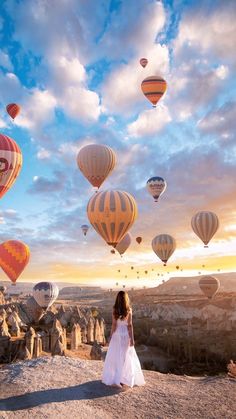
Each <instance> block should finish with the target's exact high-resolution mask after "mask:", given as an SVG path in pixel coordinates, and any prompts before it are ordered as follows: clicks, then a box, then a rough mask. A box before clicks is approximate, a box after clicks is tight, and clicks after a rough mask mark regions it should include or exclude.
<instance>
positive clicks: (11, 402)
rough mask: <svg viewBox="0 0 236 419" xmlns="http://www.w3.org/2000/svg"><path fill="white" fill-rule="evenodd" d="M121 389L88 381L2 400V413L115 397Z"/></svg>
mask: <svg viewBox="0 0 236 419" xmlns="http://www.w3.org/2000/svg"><path fill="white" fill-rule="evenodd" d="M119 392H120V389H119V388H115V387H110V386H106V385H105V384H102V383H101V381H100V380H96V381H88V382H86V383H83V384H79V385H77V386H73V387H63V388H54V389H48V390H41V391H34V392H33V393H26V394H21V395H19V396H13V397H8V398H6V399H1V400H0V411H1V410H4V411H7V410H8V411H16V410H23V409H29V408H32V407H35V406H40V405H41V404H48V403H55V402H57V403H60V402H66V401H70V400H89V399H97V398H100V397H109V396H113V395H114V394H117V393H119Z"/></svg>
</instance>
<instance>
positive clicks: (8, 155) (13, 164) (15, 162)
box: [0, 134, 22, 198]
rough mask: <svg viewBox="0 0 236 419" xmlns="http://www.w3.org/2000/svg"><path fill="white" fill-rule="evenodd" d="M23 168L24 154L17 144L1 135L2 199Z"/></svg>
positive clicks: (0, 183)
mask: <svg viewBox="0 0 236 419" xmlns="http://www.w3.org/2000/svg"><path fill="white" fill-rule="evenodd" d="M21 166H22V154H21V150H20V148H19V146H18V145H17V144H16V142H15V141H14V140H13V139H12V138H10V137H8V136H7V135H3V134H0V198H2V197H3V195H5V193H6V192H7V191H8V190H9V189H10V188H11V187H12V185H13V183H14V182H15V180H16V178H17V176H18V175H19V173H20V170H21Z"/></svg>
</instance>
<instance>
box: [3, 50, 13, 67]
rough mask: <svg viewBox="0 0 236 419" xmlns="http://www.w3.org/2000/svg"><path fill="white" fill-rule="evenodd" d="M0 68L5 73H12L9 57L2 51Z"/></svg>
mask: <svg viewBox="0 0 236 419" xmlns="http://www.w3.org/2000/svg"><path fill="white" fill-rule="evenodd" d="M0 66H1V67H3V68H4V69H5V70H7V71H13V65H12V62H11V60H10V58H9V55H8V54H6V53H5V52H4V51H3V50H0Z"/></svg>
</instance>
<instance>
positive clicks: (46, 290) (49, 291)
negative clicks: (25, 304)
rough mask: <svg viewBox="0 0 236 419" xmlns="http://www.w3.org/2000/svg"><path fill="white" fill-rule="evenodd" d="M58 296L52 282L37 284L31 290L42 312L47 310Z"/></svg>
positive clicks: (56, 288) (57, 291)
mask: <svg viewBox="0 0 236 419" xmlns="http://www.w3.org/2000/svg"><path fill="white" fill-rule="evenodd" d="M58 294H59V290H58V287H57V285H56V284H54V283H53V282H38V284H36V285H35V286H34V288H33V297H34V299H35V301H36V303H37V304H38V305H39V306H40V307H42V308H43V309H44V310H47V309H48V308H49V307H50V306H51V305H52V304H53V303H54V301H55V300H56V299H57V297H58Z"/></svg>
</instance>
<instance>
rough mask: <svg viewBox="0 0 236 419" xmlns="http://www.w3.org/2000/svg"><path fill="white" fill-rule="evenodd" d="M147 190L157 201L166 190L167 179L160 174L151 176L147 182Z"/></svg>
mask: <svg viewBox="0 0 236 419" xmlns="http://www.w3.org/2000/svg"><path fill="white" fill-rule="evenodd" d="M146 186H147V190H148V192H149V193H150V194H151V195H152V196H153V198H154V200H155V202H157V201H158V198H159V196H160V195H161V194H163V192H164V191H165V190H166V186H167V184H166V181H165V180H164V179H163V178H162V177H160V176H154V177H150V179H148V181H147V183H146Z"/></svg>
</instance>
